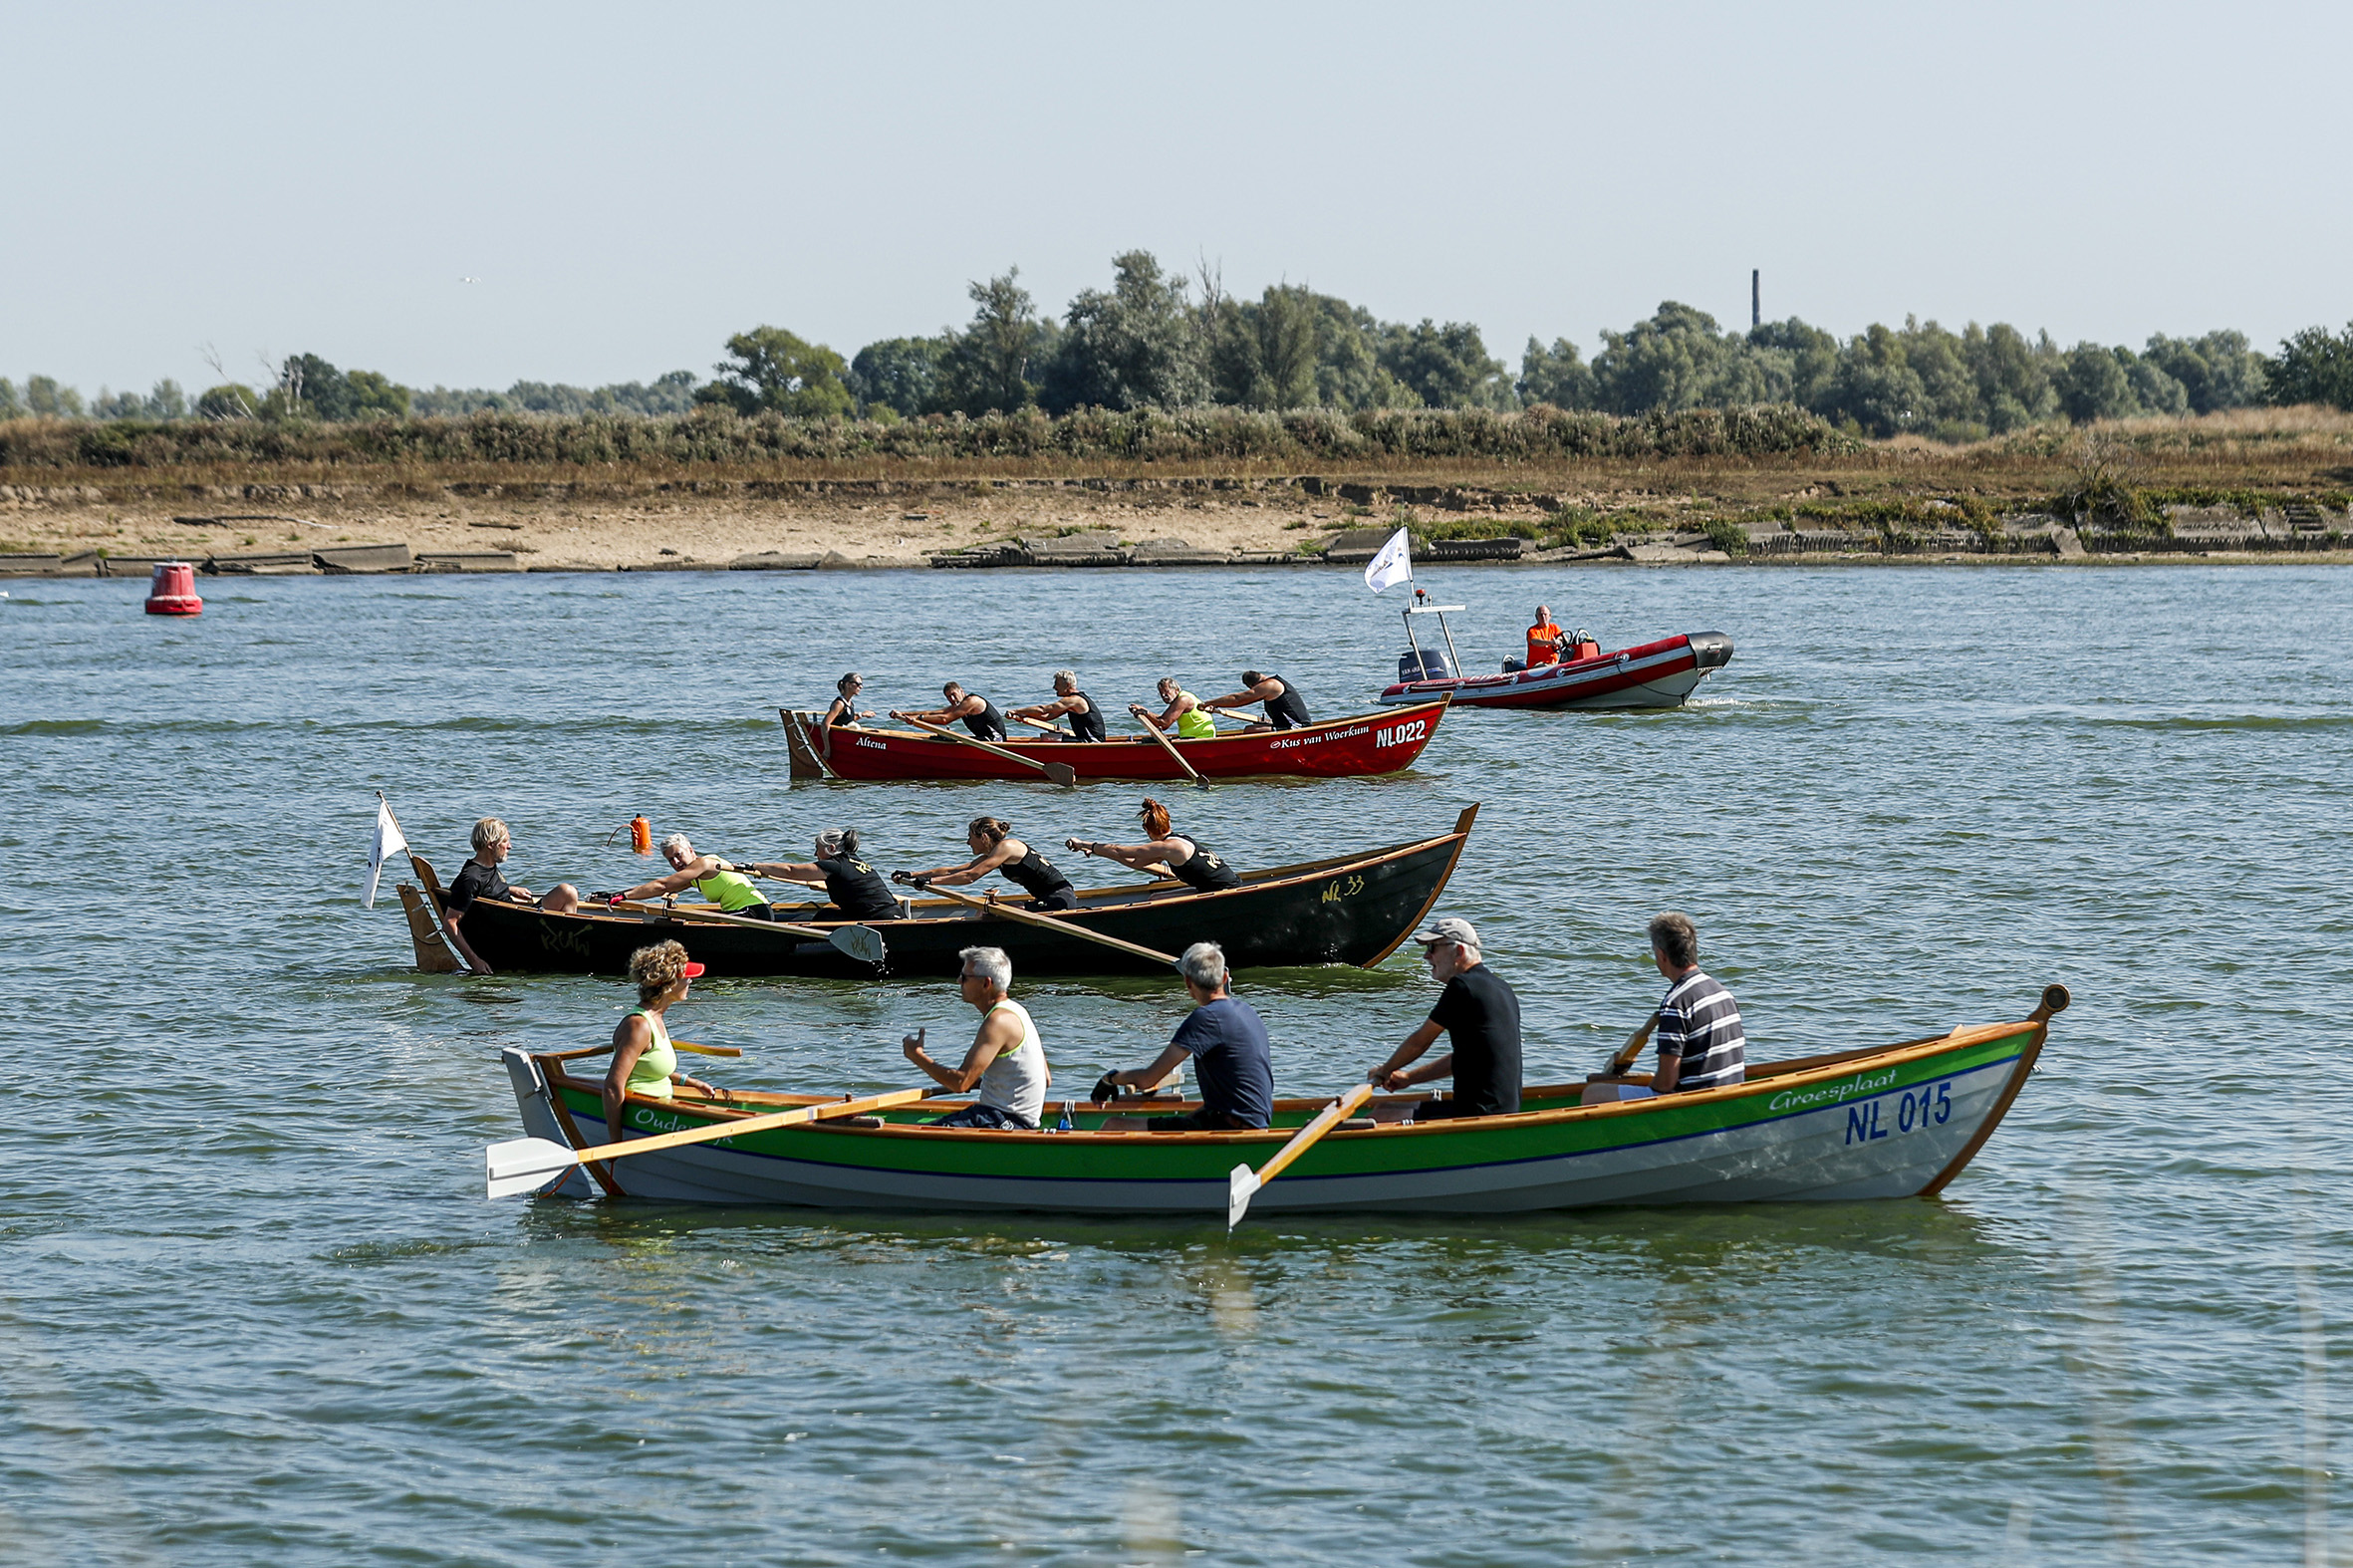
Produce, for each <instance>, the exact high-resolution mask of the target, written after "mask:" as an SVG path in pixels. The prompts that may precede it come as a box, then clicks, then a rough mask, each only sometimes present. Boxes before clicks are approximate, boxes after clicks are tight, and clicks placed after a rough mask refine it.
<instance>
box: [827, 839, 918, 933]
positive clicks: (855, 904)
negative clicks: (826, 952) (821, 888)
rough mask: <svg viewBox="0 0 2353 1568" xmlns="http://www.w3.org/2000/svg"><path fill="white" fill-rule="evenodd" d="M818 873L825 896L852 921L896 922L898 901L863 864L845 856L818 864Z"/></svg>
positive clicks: (874, 871)
mask: <svg viewBox="0 0 2353 1568" xmlns="http://www.w3.org/2000/svg"><path fill="white" fill-rule="evenodd" d="M817 869H818V870H819V871H821V872H823V873H825V896H826V897H827V898H828V899H831V900H832V901H833V906H834V908H835V909H837V910H840V911H841V912H842V913H843V914H844V915H848V916H849V917H850V918H851V919H854V920H895V919H897V918H899V901H898V900H897V899H895V898H893V897H892V896H891V885H890V884H889V883H887V882H885V881H883V877H882V873H880V872H878V871H876V870H875V869H874V868H873V867H872V866H869V865H868V864H867V863H866V862H864V861H855V860H852V859H850V858H849V857H848V856H847V855H844V856H839V857H837V858H835V859H833V860H827V861H819V862H817Z"/></svg>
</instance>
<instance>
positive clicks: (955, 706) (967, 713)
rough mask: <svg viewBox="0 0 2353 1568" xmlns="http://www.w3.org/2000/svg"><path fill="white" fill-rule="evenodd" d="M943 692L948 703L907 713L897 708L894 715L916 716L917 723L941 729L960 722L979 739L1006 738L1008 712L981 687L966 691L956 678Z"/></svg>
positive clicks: (944, 687) (900, 716)
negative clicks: (1000, 709)
mask: <svg viewBox="0 0 2353 1568" xmlns="http://www.w3.org/2000/svg"><path fill="white" fill-rule="evenodd" d="M939 694H940V695H941V696H943V697H945V698H947V705H946V706H945V707H938V708H933V709H931V710H930V711H929V712H905V713H903V712H901V711H900V710H899V709H897V708H893V709H892V710H891V716H892V717H893V718H912V719H914V720H915V721H916V722H917V723H922V724H930V725H933V726H935V727H937V728H940V729H944V728H946V727H947V726H948V725H950V724H954V723H958V722H960V723H962V724H963V726H964V727H965V728H966V729H968V730H970V731H971V732H972V737H973V739H975V740H1002V739H1004V738H1005V715H1004V714H1002V713H1000V712H998V711H997V705H996V704H995V703H994V702H991V701H990V700H989V699H988V698H986V697H984V696H982V695H981V694H980V693H979V692H977V691H966V690H965V689H964V688H963V686H962V684H961V683H959V682H957V681H953V680H951V681H949V682H948V683H947V684H946V685H944V686H941V687H940V688H939Z"/></svg>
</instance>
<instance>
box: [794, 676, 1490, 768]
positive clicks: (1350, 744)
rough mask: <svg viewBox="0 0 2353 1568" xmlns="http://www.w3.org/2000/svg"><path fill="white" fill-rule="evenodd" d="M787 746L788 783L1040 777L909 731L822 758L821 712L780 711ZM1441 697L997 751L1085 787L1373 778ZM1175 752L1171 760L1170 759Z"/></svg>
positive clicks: (1392, 761)
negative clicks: (1225, 728)
mask: <svg viewBox="0 0 2353 1568" xmlns="http://www.w3.org/2000/svg"><path fill="white" fill-rule="evenodd" d="M776 711H777V716H778V717H779V718H780V719H782V720H783V721H784V727H785V731H786V734H787V737H788V738H789V739H790V741H791V743H792V753H791V754H792V761H791V769H792V776H793V777H794V778H797V779H813V778H841V779H861V780H885V779H1005V780H1014V781H1019V782H1023V783H1027V782H1032V781H1034V780H1035V779H1036V778H1037V776H1038V775H1037V771H1036V768H1035V767H1034V766H1025V765H1024V764H1023V763H1021V762H1019V761H1009V760H1007V759H1006V758H1005V757H1004V756H1002V755H998V754H992V753H991V752H989V751H984V750H982V749H981V748H979V747H977V746H968V745H959V744H957V743H956V742H955V741H953V740H944V739H941V738H940V737H938V736H936V735H925V734H922V733H920V732H918V731H916V730H913V729H895V728H892V727H890V726H888V725H885V726H882V727H878V728H867V727H860V728H856V729H837V730H835V731H834V733H833V744H832V747H831V749H830V754H828V750H827V747H826V745H825V733H824V726H825V715H823V714H822V713H810V712H805V711H802V710H799V709H794V708H779V709H777V710H776ZM1445 711H1446V699H1445V698H1444V696H1443V695H1434V697H1433V698H1429V699H1425V700H1423V701H1420V702H1416V703H1411V704H1408V705H1406V706H1402V707H1399V708H1398V709H1397V711H1395V712H1392V713H1359V714H1356V715H1354V716H1352V717H1349V718H1335V719H1329V720H1327V721H1325V722H1324V723H1321V724H1304V725H1301V726H1300V727H1299V728H1297V729H1252V730H1242V731H1238V732H1235V733H1231V734H1224V735H1218V736H1216V737H1214V738H1212V739H1204V740H1173V741H1172V744H1171V745H1170V746H1162V745H1158V744H1156V743H1155V742H1154V741H1153V739H1152V737H1150V736H1149V735H1114V736H1113V737H1112V738H1111V739H1109V740H1105V741H1096V742H1085V743H1082V742H1078V741H1067V740H1060V741H1058V740H1005V741H998V742H994V743H993V744H994V745H995V746H996V747H997V749H998V751H999V752H1011V753H1014V754H1015V756H1017V757H1025V758H1028V759H1030V761H1031V763H1033V764H1035V763H1045V762H1059V763H1062V764H1065V765H1066V766H1068V767H1069V768H1071V769H1072V770H1073V771H1074V772H1076V773H1077V774H1078V776H1079V780H1080V782H1082V783H1085V782H1088V781H1090V780H1096V779H1131V780H1136V781H1139V782H1152V781H1167V780H1173V779H1182V778H1185V777H1187V775H1186V773H1185V772H1184V769H1183V767H1182V766H1181V765H1180V764H1179V763H1178V762H1177V761H1176V757H1177V756H1181V757H1182V758H1183V759H1184V761H1185V762H1189V763H1191V764H1192V766H1193V770H1194V771H1195V772H1196V773H1198V774H1199V775H1200V776H1201V777H1203V778H1213V779H1231V778H1251V777H1259V776H1284V775H1288V776H1291V777H1296V778H1370V777H1373V776H1375V775H1378V774H1383V773H1395V772H1397V771H1398V770H1399V769H1401V768H1408V767H1412V766H1413V765H1414V759H1415V758H1416V757H1419V756H1421V755H1422V748H1423V747H1425V746H1427V745H1429V744H1430V739H1431V737H1432V736H1433V735H1435V734H1437V733H1438V720H1439V719H1440V718H1442V717H1443V716H1444V715H1445ZM1172 750H1173V751H1174V753H1175V755H1172Z"/></svg>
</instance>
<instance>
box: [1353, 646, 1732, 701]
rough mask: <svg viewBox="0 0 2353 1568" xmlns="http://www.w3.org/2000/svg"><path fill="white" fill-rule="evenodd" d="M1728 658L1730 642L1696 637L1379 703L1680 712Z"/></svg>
mask: <svg viewBox="0 0 2353 1568" xmlns="http://www.w3.org/2000/svg"><path fill="white" fill-rule="evenodd" d="M1731 656H1732V640H1731V639H1730V638H1728V637H1725V636H1724V635H1723V634H1722V633H1720V632H1695V633H1692V634H1691V635H1690V636H1688V637H1671V638H1664V639H1662V640H1660V641H1659V642H1656V643H1645V644H1643V645H1642V646H1641V647H1640V648H1628V649H1621V650H1619V651H1618V652H1617V653H1602V654H1599V655H1597V656H1595V657H1593V658H1580V659H1576V660H1573V661H1570V662H1563V663H1557V664H1538V665H1537V666H1536V667H1535V668H1533V669H1521V670H1515V671H1511V672H1508V673H1505V674H1500V675H1456V676H1453V677H1452V678H1450V679H1438V680H1409V681H1400V682H1399V683H1398V684H1396V685H1393V686H1390V687H1389V688H1388V689H1386V690H1384V691H1383V692H1382V693H1381V698H1380V700H1381V701H1382V702H1383V703H1384V704H1392V705H1394V704H1398V703H1408V702H1427V701H1429V700H1430V699H1431V698H1432V697H1436V696H1450V697H1452V698H1453V699H1454V705H1455V706H1457V707H1535V708H1640V707H1678V706H1681V705H1682V703H1683V701H1684V699H1685V698H1687V697H1689V696H1690V695H1691V694H1692V689H1693V687H1695V686H1697V685H1699V682H1700V680H1701V679H1703V678H1704V677H1705V676H1706V674H1707V672H1708V671H1709V670H1711V669H1716V668H1720V667H1721V666H1722V665H1723V664H1725V663H1727V662H1728V661H1729V660H1730V659H1731Z"/></svg>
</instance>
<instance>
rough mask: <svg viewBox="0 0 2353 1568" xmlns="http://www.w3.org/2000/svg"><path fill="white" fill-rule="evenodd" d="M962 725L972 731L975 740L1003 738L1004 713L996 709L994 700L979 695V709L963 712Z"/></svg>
mask: <svg viewBox="0 0 2353 1568" xmlns="http://www.w3.org/2000/svg"><path fill="white" fill-rule="evenodd" d="M973 694H975V693H970V692H967V693H966V695H973ZM964 727H965V728H966V729H968V730H970V731H971V732H972V736H973V738H974V739H975V740H1002V739H1004V738H1005V715H1004V714H1002V713H1000V712H998V711H997V705H996V704H995V703H994V702H991V701H990V700H989V699H988V698H986V697H981V699H980V711H979V712H977V713H967V714H965V715H964Z"/></svg>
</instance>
